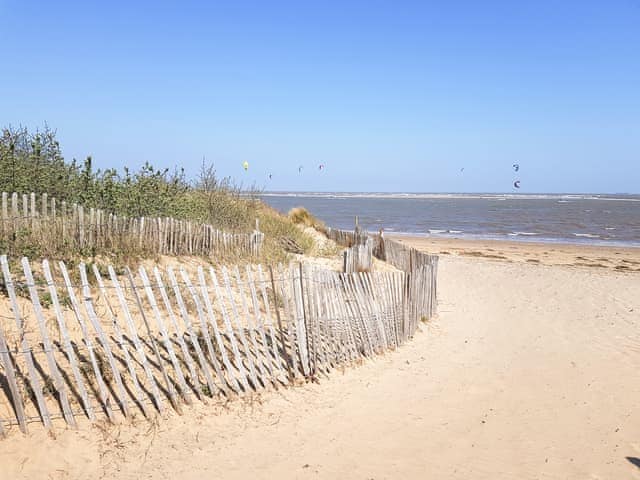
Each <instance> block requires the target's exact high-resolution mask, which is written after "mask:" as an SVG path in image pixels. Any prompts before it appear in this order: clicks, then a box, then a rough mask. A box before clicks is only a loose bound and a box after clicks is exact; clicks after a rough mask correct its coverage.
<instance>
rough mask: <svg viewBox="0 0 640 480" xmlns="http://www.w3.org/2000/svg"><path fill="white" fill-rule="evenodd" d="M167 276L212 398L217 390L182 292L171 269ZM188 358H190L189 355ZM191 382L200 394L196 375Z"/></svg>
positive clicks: (222, 380)
mask: <svg viewBox="0 0 640 480" xmlns="http://www.w3.org/2000/svg"><path fill="white" fill-rule="evenodd" d="M167 275H168V276H169V283H170V284H171V288H172V289H173V294H174V296H175V297H176V302H177V303H178V310H179V311H180V316H181V317H182V321H183V323H184V325H185V328H186V330H187V334H188V335H189V340H190V341H191V346H192V347H193V349H194V351H195V352H196V356H197V357H198V364H199V365H200V370H202V372H203V374H204V378H205V381H206V382H207V386H208V387H209V394H210V396H213V395H215V394H216V393H217V392H218V390H219V388H218V387H216V385H215V383H214V382H213V377H212V376H211V369H210V368H209V365H208V364H207V361H206V360H205V358H204V354H203V353H202V349H201V348H200V343H199V342H198V337H197V336H196V334H195V332H194V330H193V324H192V323H191V319H190V318H189V313H188V312H187V308H186V306H185V304H184V300H183V298H182V292H181V291H180V287H179V286H178V281H177V280H176V276H175V274H174V273H173V269H172V268H171V267H169V268H168V269H167ZM177 330H178V329H177V328H176V331H177ZM187 354H188V352H187ZM188 356H189V357H190V355H188ZM193 381H194V382H196V388H197V389H198V392H201V391H202V387H201V386H200V384H199V380H198V375H196V374H194V377H193ZM220 382H221V384H222V385H224V384H225V380H224V377H223V378H221V379H220Z"/></svg>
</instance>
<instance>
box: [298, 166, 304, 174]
mask: <svg viewBox="0 0 640 480" xmlns="http://www.w3.org/2000/svg"><path fill="white" fill-rule="evenodd" d="M302 168H303V167H302V165H300V166H299V167H298V173H302Z"/></svg>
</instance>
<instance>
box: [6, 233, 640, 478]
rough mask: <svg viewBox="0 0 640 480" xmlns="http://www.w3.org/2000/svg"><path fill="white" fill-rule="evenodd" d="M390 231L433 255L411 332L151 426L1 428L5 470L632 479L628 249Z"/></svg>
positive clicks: (74, 474) (635, 465)
mask: <svg viewBox="0 0 640 480" xmlns="http://www.w3.org/2000/svg"><path fill="white" fill-rule="evenodd" d="M403 241H405V242H410V243H411V244H412V245H415V246H416V247H419V248H421V249H424V250H428V251H433V252H438V253H440V254H442V256H441V261H440V277H439V294H440V297H439V317H438V318H437V319H435V320H433V321H432V322H430V323H429V324H426V325H424V326H423V327H422V331H421V332H419V333H418V334H417V335H416V337H415V338H414V340H413V341H411V342H409V344H408V345H406V346H404V347H402V348H400V349H399V350H397V351H395V352H389V353H388V354H387V355H385V356H384V357H380V358H376V359H375V360H373V361H369V362H367V363H366V364H364V365H362V366H361V367H358V368H356V369H349V370H346V371H344V372H337V371H334V372H333V373H332V374H331V375H329V376H328V377H323V378H321V379H320V383H319V384H308V385H305V386H302V387H297V388H292V389H286V390H285V389H281V390H280V391H279V392H270V393H265V394H262V395H260V396H256V397H254V398H253V400H252V401H249V402H233V403H230V404H228V405H227V406H215V405H197V406H195V407H194V408H190V409H188V410H187V411H185V413H184V415H182V416H178V415H176V414H168V416H167V417H166V418H163V419H160V420H159V421H158V422H157V423H155V424H151V425H150V424H149V423H148V422H146V421H144V420H138V421H137V422H136V423H135V424H134V425H128V424H126V425H121V426H117V427H111V426H107V425H98V426H93V427H90V426H89V425H88V423H84V424H83V425H82V426H81V428H80V429H79V430H77V431H72V430H65V429H64V427H63V426H62V425H60V426H59V427H58V428H57V433H56V438H55V439H54V438H52V436H50V435H47V434H46V433H45V432H44V431H43V429H38V428H33V429H32V433H30V434H29V435H28V436H23V435H21V434H19V433H14V434H12V435H11V437H10V438H9V439H8V440H6V441H3V442H1V443H0V462H1V464H2V465H3V467H2V469H1V470H0V479H3V480H4V479H7V480H8V479H23V478H24V479H27V478H52V479H68V478H114V479H134V478H136V479H137V478H149V479H161V478H180V479H198V478H203V477H205V476H209V475H210V476H216V477H218V478H327V479H329V478H357V479H358V478H359V479H391V478H434V479H440V478H443V479H445V478H446V479H449V478H453V479H458V478H459V479H469V478H474V479H502V478H504V479H513V478H519V479H556V478H557V479H585V478H592V479H620V478H640V467H639V465H640V384H639V383H638V381H637V379H638V366H639V365H640V273H638V272H634V271H633V270H638V269H640V265H639V264H638V262H639V261H640V249H612V248H599V247H597V248H596V247H579V246H561V245H537V244H528V243H527V244H524V243H523V244H514V243H507V242H478V243H474V244H469V243H465V242H463V241H453V240H437V241H435V240H430V239H409V238H406V237H403ZM447 252H448V253H447ZM477 252H479V253H477ZM577 257H582V258H584V259H586V260H581V259H580V258H577ZM532 260H537V261H532ZM634 262H635V263H634ZM583 263H584V265H582V264H583ZM590 263H593V264H595V263H597V264H599V265H603V266H598V267H595V266H589V265H588V264H590ZM621 266H627V267H628V268H617V267H621Z"/></svg>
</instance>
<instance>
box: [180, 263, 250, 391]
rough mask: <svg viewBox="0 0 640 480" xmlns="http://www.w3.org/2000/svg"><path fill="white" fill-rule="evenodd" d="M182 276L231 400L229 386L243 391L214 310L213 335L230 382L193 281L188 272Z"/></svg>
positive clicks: (204, 288)
mask: <svg viewBox="0 0 640 480" xmlns="http://www.w3.org/2000/svg"><path fill="white" fill-rule="evenodd" d="M201 270H202V269H201V268H200V269H199V271H198V280H199V282H200V291H201V292H202V298H203V299H204V302H205V305H206V308H207V312H209V307H210V306H211V299H210V298H209V293H208V289H207V284H206V282H205V280H204V274H203V273H202V271H201ZM180 274H181V275H182V279H183V280H184V282H185V284H186V286H187V289H188V290H189V293H191V297H192V298H193V302H194V304H195V306H196V311H197V312H198V318H199V319H200V330H201V332H202V335H203V336H204V339H205V343H206V345H207V351H208V352H209V357H210V358H211V363H212V365H213V368H214V370H215V372H216V375H217V376H218V380H219V381H220V384H221V385H222V388H223V390H224V392H225V395H227V398H229V396H230V394H231V392H230V391H229V388H228V387H227V385H230V386H231V388H232V389H233V390H234V391H235V392H237V393H240V390H241V389H240V386H239V385H238V380H237V378H236V374H235V372H234V369H233V367H232V366H231V362H230V361H229V357H228V356H227V350H226V348H225V346H224V342H223V341H222V337H221V336H220V331H219V329H218V325H217V323H216V322H215V318H214V317H213V308H211V313H210V323H211V326H212V328H213V335H214V337H215V339H216V344H217V345H218V349H219V350H220V356H221V357H222V364H223V365H224V367H225V369H226V370H227V375H228V378H229V380H227V379H226V378H225V376H224V373H223V371H222V368H221V366H220V362H218V357H217V356H216V353H215V350H214V348H213V344H212V343H211V335H209V327H208V325H207V320H206V319H207V317H206V315H205V314H204V311H203V309H202V304H201V302H200V297H199V296H198V292H197V291H196V289H195V288H194V287H193V285H192V283H191V279H190V278H189V275H187V272H185V271H184V270H181V271H180Z"/></svg>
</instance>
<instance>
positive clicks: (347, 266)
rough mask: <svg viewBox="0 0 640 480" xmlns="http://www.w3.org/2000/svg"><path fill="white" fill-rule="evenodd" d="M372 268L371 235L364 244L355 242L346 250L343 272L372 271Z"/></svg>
mask: <svg viewBox="0 0 640 480" xmlns="http://www.w3.org/2000/svg"><path fill="white" fill-rule="evenodd" d="M372 268H373V238H371V237H369V238H367V240H366V241H365V243H364V244H355V245H353V246H352V247H349V248H347V249H346V250H345V251H344V253H343V269H342V271H343V272H345V273H353V272H370V271H371V269H372Z"/></svg>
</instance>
